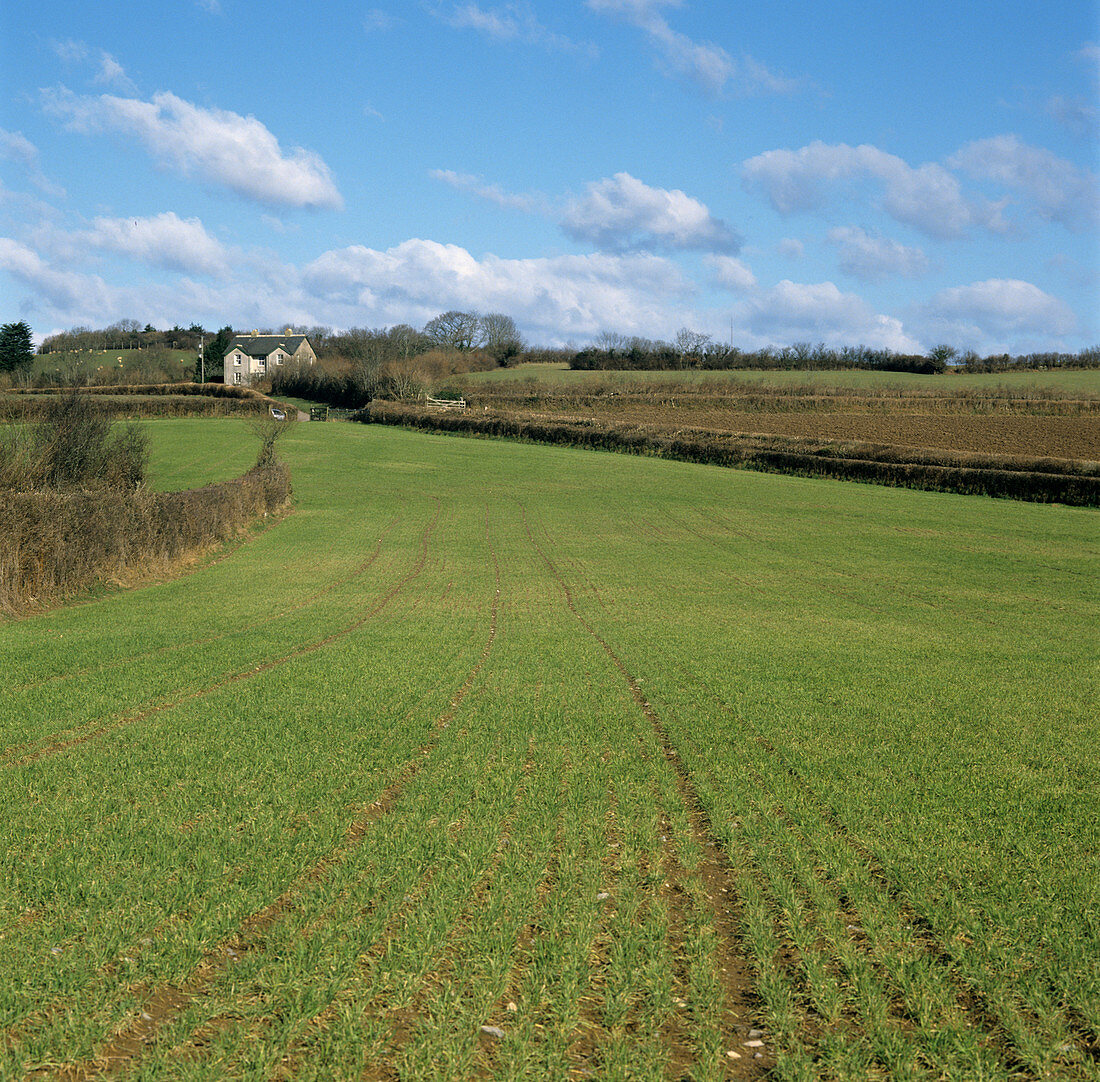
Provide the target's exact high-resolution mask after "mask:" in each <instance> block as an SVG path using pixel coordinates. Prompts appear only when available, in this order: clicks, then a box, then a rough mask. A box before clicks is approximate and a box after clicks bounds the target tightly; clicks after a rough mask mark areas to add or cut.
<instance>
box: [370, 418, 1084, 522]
mask: <svg viewBox="0 0 1100 1082" xmlns="http://www.w3.org/2000/svg"><path fill="white" fill-rule="evenodd" d="M354 419H355V420H357V421H360V422H362V423H366V424H383V425H396V426H398V427H402V428H414V429H423V430H426V431H431V432H441V433H447V434H457V435H470V436H488V437H497V438H505V439H514V440H522V441H528V442H532V443H547V444H556V445H561V446H567V447H580V448H584V449H586V450H600V451H616V452H620V453H625V454H635V455H646V456H651V457H656V458H670V459H675V460H678V461H681V462H695V463H699V464H702V465H712V466H726V467H733V468H737V469H748V470H759V471H763V472H766V473H787V474H795V475H798V476H804V477H824V478H831V479H835V480H844V481H862V482H865V483H870V484H879V485H888V486H892V487H900V488H916V489H925V490H929V491H933V492H954V493H959V494H964V495H981V496H995V497H1001V498H1007V499H1017V500H1027V501H1031V502H1038V503H1063V504H1068V505H1070V506H1076V507H1096V506H1100V476H1097V475H1096V474H1093V473H1089V472H1085V470H1084V469H1083V468H1081V467H1078V466H1077V464H1071V465H1070V467H1069V468H1070V469H1074V468H1076V471H1077V472H1065V473H1057V472H1048V470H1036V469H1027V468H1013V466H1014V465H1015V463H1014V462H1013V461H1012V460H1011V459H1008V458H1006V459H1005V461H1003V462H1000V463H999V464H998V465H997V466H996V467H993V466H991V465H987V464H983V465H947V464H943V463H938V462H935V461H927V459H928V458H929V457H934V456H929V455H927V454H922V453H921V452H920V451H917V450H914V451H913V452H911V453H910V454H906V453H905V452H906V450H908V449H904V448H898V447H893V446H890V445H876V444H863V445H859V444H847V443H846V444H839V443H833V444H830V442H829V441H825V440H812V441H810V440H807V441H804V444H803V445H800V444H799V443H797V442H794V441H792V440H790V439H783V438H779V439H772V438H769V437H763V436H742V435H736V434H726V433H715V432H706V431H691V430H688V431H680V432H677V433H668V434H666V433H656V432H649V431H643V430H638V429H637V428H633V427H626V426H612V425H601V424H598V423H596V424H592V423H588V424H580V423H569V422H561V421H556V422H548V421H542V420H530V421H528V420H521V419H516V418H510V417H499V416H486V417H473V416H470V415H469V414H468V413H466V414H461V415H460V414H454V413H435V412H428V411H426V410H423V409H419V408H417V407H413V406H407V405H404V404H402V403H394V402H374V403H371V405H370V406H368V407H367V408H365V409H364V410H361V411H360V412H359V414H357V415H356V416H355V418H354ZM944 457H947V456H944ZM956 457H957V456H956ZM990 457H992V456H983V463H984V461H986V460H988V459H989V458H990ZM1025 464H1026V465H1032V463H1031V462H1026V461H1025ZM1062 468H1063V469H1065V468H1066V467H1065V466H1063V467H1062ZM1048 469H1049V467H1048Z"/></svg>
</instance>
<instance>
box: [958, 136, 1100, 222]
mask: <svg viewBox="0 0 1100 1082" xmlns="http://www.w3.org/2000/svg"><path fill="white" fill-rule="evenodd" d="M948 164H949V165H950V166H951V167H952V168H953V169H961V170H962V171H963V172H965V173H967V174H968V175H970V176H972V177H975V178H976V179H978V180H989V181H993V182H994V183H997V184H1002V185H1004V186H1005V187H1006V188H1012V189H1014V190H1016V191H1018V192H1022V193H1023V194H1024V195H1026V196H1027V197H1028V198H1029V199H1031V200H1032V202H1033V203H1034V205H1035V208H1036V211H1037V212H1038V214H1039V216H1040V217H1041V218H1043V219H1045V220H1046V221H1051V222H1060V223H1061V224H1062V225H1064V226H1065V227H1066V228H1067V229H1072V230H1074V231H1078V232H1079V231H1083V230H1085V229H1088V228H1090V227H1092V226H1094V225H1096V224H1097V223H1098V222H1100V188H1098V185H1097V177H1096V175H1095V174H1094V173H1091V172H1088V171H1087V170H1082V169H1078V168H1077V166H1076V165H1074V164H1073V163H1072V162H1069V161H1066V160H1065V159H1064V158H1059V157H1057V155H1055V154H1052V153H1051V152H1050V151H1049V150H1044V149H1042V148H1041V147H1033V146H1028V145H1027V144H1026V143H1023V142H1021V141H1020V139H1019V138H1018V137H1017V136H1015V135H998V136H994V137H993V138H991V139H979V140H977V141H976V142H973V143H968V144H967V145H966V146H965V147H963V148H962V150H960V151H959V152H958V153H957V154H954V155H952V156H951V157H950V158H949V159H948Z"/></svg>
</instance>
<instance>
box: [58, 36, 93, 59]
mask: <svg viewBox="0 0 1100 1082" xmlns="http://www.w3.org/2000/svg"><path fill="white" fill-rule="evenodd" d="M51 45H52V47H53V51H54V52H55V53H56V54H57V56H58V58H59V59H60V60H64V61H65V63H67V64H78V63H80V62H81V61H83V60H85V59H87V56H88V46H87V45H86V44H85V43H84V42H83V41H74V40H73V39H72V38H67V39H66V40H65V41H54V42H52V43H51Z"/></svg>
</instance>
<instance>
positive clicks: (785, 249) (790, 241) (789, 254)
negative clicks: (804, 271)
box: [775, 237, 806, 259]
mask: <svg viewBox="0 0 1100 1082" xmlns="http://www.w3.org/2000/svg"><path fill="white" fill-rule="evenodd" d="M775 249H776V251H777V252H778V253H779V254H780V255H781V256H786V258H787V259H801V258H802V257H803V256H804V255H805V254H806V246H805V245H804V244H803V243H802V241H800V240H799V239H798V238H797V237H784V238H783V239H782V240H781V241H780V242H779V243H778V244H777V245H776V246H775Z"/></svg>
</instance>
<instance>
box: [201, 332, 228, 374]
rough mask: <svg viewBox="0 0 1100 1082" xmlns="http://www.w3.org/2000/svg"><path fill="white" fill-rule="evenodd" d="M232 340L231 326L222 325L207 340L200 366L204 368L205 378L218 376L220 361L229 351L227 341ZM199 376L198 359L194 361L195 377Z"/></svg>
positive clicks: (220, 369)
mask: <svg viewBox="0 0 1100 1082" xmlns="http://www.w3.org/2000/svg"><path fill="white" fill-rule="evenodd" d="M232 341H233V328H232V327H222V329H221V330H220V331H218V333H217V334H216V335H214V338H213V340H212V341H210V342H208V343H207V344H206V346H205V347H204V349H203V364H202V367H203V368H205V369H206V378H207V379H210V378H211V377H214V378H218V377H220V374H221V371H222V361H224V360H225V355H226V353H227V352H228V351H229V343H230V342H232ZM200 378H201V372H200V369H199V363H198V361H196V362H195V379H200Z"/></svg>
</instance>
